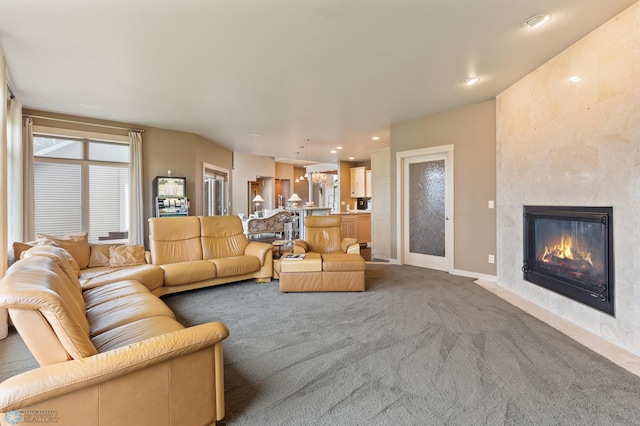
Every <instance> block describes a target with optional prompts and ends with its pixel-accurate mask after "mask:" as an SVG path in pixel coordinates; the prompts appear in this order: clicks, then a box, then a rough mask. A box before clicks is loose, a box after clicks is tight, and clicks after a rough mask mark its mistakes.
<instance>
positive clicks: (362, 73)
mask: <svg viewBox="0 0 640 426" xmlns="http://www.w3.org/2000/svg"><path fill="white" fill-rule="evenodd" d="M636 1H637V0H251V1H249V0H185V1H157V0H102V1H100V0H58V1H50V0H49V1H47V0H40V1H37V0H20V1H16V0H0V46H1V47H2V49H3V50H4V53H5V56H6V58H7V63H8V69H9V78H10V85H11V87H12V89H13V91H14V92H15V94H16V96H17V98H18V99H19V100H20V101H21V102H22V103H23V105H24V106H25V107H27V108H33V109H39V110H45V111H54V112H60V113H66V114H73V115H79V116H86V117H95V118H101V119H107V120H115V121H121V122H126V123H131V124H136V125H140V126H143V127H144V126H153V127H160V128H167V129H174V130H181V131H187V132H193V133H197V134H200V135H202V136H203V137H206V138H208V139H210V140H212V141H214V142H216V143H217V144H219V145H222V146H224V147H226V148H228V149H231V150H234V151H238V152H245V153H252V154H260V155H268V156H274V157H276V158H277V159H278V158H280V157H285V158H286V157H288V158H294V159H295V158H296V157H298V158H300V159H309V160H315V161H319V162H335V161H336V159H340V160H347V159H348V157H350V156H353V157H355V158H356V160H365V159H368V158H369V151H371V150H373V149H378V148H381V147H384V146H388V145H389V126H390V125H391V124H393V123H398V122H401V121H404V120H408V119H411V118H416V117H421V116H425V115H429V114H433V113H436V112H440V111H444V110H448V109H451V108H456V107H459V106H463V105H467V104H472V103H476V102H480V101H484V100H489V99H492V98H494V97H495V96H496V95H497V94H498V93H500V92H501V91H503V90H504V89H505V88H507V87H508V86H510V85H511V84H513V83H514V82H516V81H517V80H519V79H520V78H522V77H523V76H525V75H526V74H528V73H529V72H531V71H532V70H534V69H535V68H537V67H538V66H540V65H542V64H543V63H545V62H546V61H548V60H549V59H551V58H552V57H553V56H555V55H556V54H557V53H559V52H561V51H562V50H564V49H565V48H566V47H568V46H569V45H571V44H573V43H574V42H575V41H577V40H578V39H580V38H581V37H582V36H584V35H585V34H587V33H589V32H590V31H592V30H593V29H594V28H596V27H597V26H599V25H600V24H602V23H604V22H606V21H607V20H608V19H610V18H611V17H613V16H615V15H616V14H617V13H619V12H621V11H622V10H624V9H625V8H627V7H628V6H630V5H631V4H633V3H635V2H636ZM539 13H551V14H552V15H553V19H552V20H551V22H550V23H549V24H547V25H546V26H544V27H542V28H539V29H537V30H530V29H526V28H524V27H523V26H522V22H523V21H524V20H525V19H526V18H528V17H530V16H532V15H536V14H539ZM474 75H477V76H479V77H480V78H481V81H480V82H479V83H478V84H476V85H475V86H471V87H467V86H466V85H465V84H464V80H465V79H466V78H467V77H470V76H474ZM373 136H380V138H381V139H380V140H379V141H373V140H372V139H371V138H372V137H373ZM307 138H308V139H309V140H310V142H309V143H308V149H307V148H305V149H300V146H304V145H305V144H304V143H303V141H304V140H305V139H307ZM336 146H343V147H344V149H342V150H340V151H338V153H337V154H330V153H329V151H330V150H331V149H334V148H335V147H336ZM296 151H299V152H301V154H299V155H295V154H294V153H295V152H296ZM307 151H308V153H307Z"/></svg>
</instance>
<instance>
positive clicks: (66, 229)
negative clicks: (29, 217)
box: [33, 162, 82, 235]
mask: <svg viewBox="0 0 640 426" xmlns="http://www.w3.org/2000/svg"><path fill="white" fill-rule="evenodd" d="M33 173H34V184H33V187H34V209H35V212H34V213H35V232H36V234H54V235H61V234H71V233H75V232H79V231H81V230H82V200H81V191H82V167H81V166H80V165H79V164H64V163H62V164H60V163H39V162H36V163H35V164H34V165H33Z"/></svg>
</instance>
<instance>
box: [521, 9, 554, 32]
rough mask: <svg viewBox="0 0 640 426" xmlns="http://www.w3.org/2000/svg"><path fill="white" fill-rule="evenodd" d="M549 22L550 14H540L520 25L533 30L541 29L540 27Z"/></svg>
mask: <svg viewBox="0 0 640 426" xmlns="http://www.w3.org/2000/svg"><path fill="white" fill-rule="evenodd" d="M550 20H551V15H550V14H548V13H542V14H540V15H535V16H532V17H530V18H528V19H527V20H526V21H524V22H523V23H522V25H524V26H525V27H527V28H531V29H533V28H538V27H541V26H542V25H544V24H546V23H547V22H549V21H550Z"/></svg>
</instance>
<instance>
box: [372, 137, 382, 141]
mask: <svg viewBox="0 0 640 426" xmlns="http://www.w3.org/2000/svg"><path fill="white" fill-rule="evenodd" d="M371 139H373V140H374V141H378V140H380V136H374V137H372V138H371Z"/></svg>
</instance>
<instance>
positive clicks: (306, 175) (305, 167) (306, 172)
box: [301, 139, 309, 179]
mask: <svg viewBox="0 0 640 426" xmlns="http://www.w3.org/2000/svg"><path fill="white" fill-rule="evenodd" d="M304 141H305V142H306V143H307V163H309V139H305V140H304ZM307 165H308V164H307ZM307 165H305V166H304V177H305V178H306V179H309V172H308V171H307ZM301 179H302V178H301Z"/></svg>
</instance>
